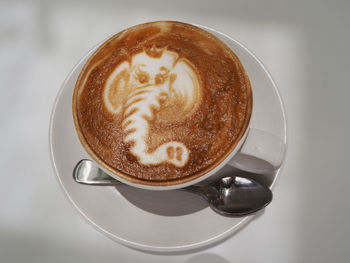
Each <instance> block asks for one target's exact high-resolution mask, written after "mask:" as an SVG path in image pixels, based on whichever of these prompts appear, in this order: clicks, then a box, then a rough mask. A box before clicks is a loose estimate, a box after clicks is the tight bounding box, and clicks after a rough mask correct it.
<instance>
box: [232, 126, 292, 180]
mask: <svg viewBox="0 0 350 263" xmlns="http://www.w3.org/2000/svg"><path fill="white" fill-rule="evenodd" d="M285 149H286V145H285V143H284V142H283V141H282V140H281V139H280V138H279V137H277V136H275V135H273V134H271V133H269V132H266V131H262V130H259V129H254V128H249V131H248V135H247V137H246V140H245V142H244V143H243V145H242V147H241V149H240V151H239V152H238V153H237V154H236V155H235V156H234V157H233V158H232V159H231V160H230V161H229V162H228V164H229V165H231V166H234V167H236V168H239V169H241V170H244V171H248V172H252V173H259V174H261V173H268V172H273V171H275V170H277V169H278V168H279V167H280V166H281V164H282V161H283V158H284V153H285Z"/></svg>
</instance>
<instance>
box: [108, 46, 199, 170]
mask: <svg viewBox="0 0 350 263" xmlns="http://www.w3.org/2000/svg"><path fill="white" fill-rule="evenodd" d="M155 51H156V52H155ZM154 53H155V54H156V55H153V56H152V54H154ZM200 100H201V87H200V84H199V79H198V77H197V75H196V73H195V72H194V70H193V66H191V65H190V62H189V61H187V60H186V59H184V58H180V57H179V55H178V54H177V53H175V52H172V51H169V50H167V49H166V48H165V49H161V50H156V48H154V47H153V48H152V49H151V50H150V52H149V53H148V54H147V52H146V51H142V52H140V53H137V54H135V55H134V56H133V57H132V58H131V62H128V61H123V62H122V63H121V64H119V65H118V66H117V67H116V69H115V70H114V71H113V72H112V74H111V75H110V77H109V78H108V80H107V81H106V84H105V87H104V104H105V106H106V108H107V109H108V110H109V111H110V112H111V113H113V114H121V115H122V118H123V122H122V127H123V131H124V133H125V137H124V142H125V143H133V145H132V147H131V148H130V152H131V153H132V154H133V155H134V156H135V157H137V159H138V161H139V162H140V163H141V164H143V165H157V164H160V163H163V162H168V163H170V164H173V165H175V166H177V167H183V166H184V165H185V164H186V163H187V161H188V157H189V149H188V148H187V147H186V146H185V145H184V144H183V143H182V142H178V141H169V142H166V143H164V144H162V145H160V146H159V147H158V148H157V149H156V150H154V151H153V152H150V151H149V148H150V147H149V145H148V142H147V138H148V136H149V126H150V125H151V121H152V120H153V119H154V118H156V117H157V116H158V113H159V112H162V111H163V112H164V113H167V114H166V116H165V118H164V115H163V118H164V120H162V121H165V122H169V121H171V119H170V120H169V118H168V116H169V115H173V116H176V118H177V119H183V118H188V117H190V116H191V114H193V113H194V112H195V111H196V109H197V108H198V106H199V104H200ZM159 116H160V117H161V118H162V116H161V115H159ZM153 148H154V147H153Z"/></svg>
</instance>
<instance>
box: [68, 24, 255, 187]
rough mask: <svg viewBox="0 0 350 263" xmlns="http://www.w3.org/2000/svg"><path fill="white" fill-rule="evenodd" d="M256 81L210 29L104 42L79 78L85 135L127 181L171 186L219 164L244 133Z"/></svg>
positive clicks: (174, 27) (166, 29)
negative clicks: (253, 85)
mask: <svg viewBox="0 0 350 263" xmlns="http://www.w3.org/2000/svg"><path fill="white" fill-rule="evenodd" d="M251 110H252V94H251V87H250V83H249V79H248V77H247V75H246V73H245V70H244V68H243V66H242V64H241V62H240V61H239V59H238V57H237V56H236V55H235V54H234V53H233V51H232V50H231V49H230V48H228V47H227V46H226V45H225V44H224V43H223V42H222V41H220V40H219V39H218V38H216V37H215V36H213V35H212V34H210V33H208V32H207V31H205V30H203V29H201V28H198V27H195V26H193V25H190V24H185V23H180V22H153V23H147V24H142V25H137V26H134V27H131V28H129V29H126V30H124V31H122V32H120V33H118V34H116V35H115V36H113V37H111V38H110V39H108V40H107V41H105V42H104V43H103V44H102V45H101V46H100V47H99V48H98V49H97V50H96V51H95V53H94V54H93V55H92V56H91V57H90V59H89V60H88V61H87V63H86V64H85V66H84V68H83V70H82V71H81V73H80V76H79V78H78V80H77V83H76V86H75V90H74V95H73V117H74V123H75V127H76V130H77V133H78V135H79V139H80V141H81V143H82V145H83V146H84V148H85V149H86V150H87V151H88V153H89V154H90V155H91V156H92V157H93V159H94V160H95V161H96V162H98V163H99V164H100V165H101V166H103V167H104V168H106V169H107V170H109V171H110V172H111V173H114V174H116V175H118V176H120V177H122V178H123V179H125V180H128V181H130V182H134V183H141V184H148V185H172V184H179V183H183V182H186V181H190V180H193V179H195V178H198V177H200V176H202V175H204V174H206V173H207V172H208V171H210V170H212V169H213V168H215V167H216V166H217V165H218V164H220V163H221V162H222V161H223V160H224V159H225V158H226V157H227V156H228V155H229V154H230V152H232V150H233V149H234V148H235V146H236V144H237V143H238V141H239V140H240V139H241V138H242V136H243V134H244V133H245V131H246V129H247V126H248V123H249V119H250V115H251Z"/></svg>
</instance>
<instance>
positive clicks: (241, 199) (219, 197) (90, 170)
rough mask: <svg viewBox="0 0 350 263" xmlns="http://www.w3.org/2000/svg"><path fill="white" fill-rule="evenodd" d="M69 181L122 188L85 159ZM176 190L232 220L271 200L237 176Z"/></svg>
mask: <svg viewBox="0 0 350 263" xmlns="http://www.w3.org/2000/svg"><path fill="white" fill-rule="evenodd" d="M73 178H74V180H75V181H76V182H78V183H80V184H89V185H113V186H115V185H121V184H123V183H121V182H119V181H117V180H115V179H114V178H112V177H110V176H109V175H108V174H106V173H105V172H103V171H102V170H101V169H100V168H99V167H98V166H97V165H96V164H95V163H94V162H92V161H90V160H85V159H84V160H81V161H80V162H79V163H78V164H77V165H76V166H75V168H74V171H73ZM179 190H184V191H188V192H191V193H195V194H199V195H200V196H201V197H203V198H204V199H205V200H206V201H208V203H209V204H210V207H211V208H212V209H213V210H214V211H215V212H217V213H219V214H221V215H225V216H232V217H238V216H245V215H249V214H251V213H254V212H256V211H258V210H260V209H262V208H264V207H265V206H267V205H268V204H269V203H270V202H271V200H272V192H271V190H270V189H269V188H268V187H266V186H264V185H261V184H259V183H258V182H256V181H254V180H252V179H248V178H242V177H238V176H228V177H223V178H220V179H219V180H217V181H216V182H214V183H213V184H210V185H208V186H196V185H192V186H188V187H185V188H181V189H179Z"/></svg>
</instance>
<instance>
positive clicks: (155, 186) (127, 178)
mask: <svg viewBox="0 0 350 263" xmlns="http://www.w3.org/2000/svg"><path fill="white" fill-rule="evenodd" d="M154 22H164V21H152V22H149V23H154ZM169 22H177V21H169ZM177 23H179V22H177ZM180 23H183V22H180ZM145 24H147V23H145ZM187 24H190V25H193V26H197V27H199V28H201V29H204V30H206V31H207V32H209V33H210V34H213V35H215V36H216V37H217V38H219V39H220V40H221V41H222V42H223V43H224V44H226V45H227V43H225V41H224V40H223V39H222V38H221V37H220V36H223V37H226V38H227V39H228V40H230V41H232V42H235V44H238V46H239V47H240V48H243V49H245V50H246V51H248V53H249V54H250V55H252V53H251V52H250V51H249V50H248V49H247V48H246V47H245V46H244V45H243V44H241V43H240V42H238V41H237V40H235V39H233V38H232V37H230V36H228V35H226V34H224V33H222V32H220V31H218V30H216V29H213V28H210V27H207V26H203V25H199V24H193V23H187ZM114 35H115V34H112V35H111V36H109V37H107V38H106V39H104V40H103V41H101V42H100V43H98V44H97V45H95V46H94V47H93V48H91V49H90V50H89V51H88V52H87V54H86V55H85V56H84V57H83V58H82V59H81V60H80V61H79V62H78V64H77V65H81V64H82V63H84V66H83V67H82V69H81V71H80V72H79V76H78V79H77V81H76V83H78V82H79V80H80V78H81V76H82V72H84V70H85V68H86V66H87V64H88V63H89V61H90V60H91V59H92V57H93V56H94V54H95V53H96V52H98V50H100V49H101V48H102V47H103V46H104V43H106V42H107V41H108V40H109V39H111V38H112V37H113V36H114ZM228 47H229V46H228ZM229 48H230V47H229ZM230 49H231V51H232V52H233V53H234V54H235V55H236V56H237V58H238V59H239V56H238V55H237V53H236V52H234V51H233V50H232V48H230ZM253 57H254V58H255V59H257V58H256V57H255V56H254V55H253ZM239 60H240V59H239ZM84 61H85V62H84ZM240 62H241V61H240ZM241 64H242V62H241ZM242 67H243V70H244V71H245V68H244V66H243V64H242ZM245 78H246V80H247V83H248V86H249V87H248V88H249V90H250V99H249V100H248V107H249V110H250V114H249V116H248V117H247V118H246V120H245V122H244V124H243V126H242V128H241V130H240V132H239V135H238V138H237V140H236V141H235V144H234V145H233V146H232V149H231V150H230V151H228V152H227V153H225V154H224V155H223V156H222V157H221V161H220V162H219V163H218V164H217V165H213V166H212V167H209V168H207V169H204V170H203V171H201V172H199V173H197V174H194V175H190V176H186V177H182V178H178V179H173V180H167V181H150V180H144V179H140V178H136V177H133V176H132V175H127V174H124V173H122V172H120V171H117V170H116V169H114V168H113V167H111V166H110V165H108V164H107V163H106V162H104V161H103V160H102V159H101V158H100V157H99V156H98V155H97V154H96V153H95V152H94V150H93V149H91V147H90V145H89V144H88V142H87V141H86V139H85V137H84V135H83V134H82V132H81V130H80V128H79V123H78V117H77V112H76V110H75V108H76V101H77V96H78V89H77V87H76V86H74V91H73V97H72V115H73V122H74V126H75V131H76V133H77V135H78V138H79V141H80V143H81V145H82V146H83V148H84V150H85V151H86V152H87V153H88V155H89V156H90V157H91V158H92V159H93V160H94V161H95V162H96V163H97V165H98V166H99V168H100V169H102V170H103V171H104V172H106V173H107V174H108V175H110V176H111V177H114V178H115V179H117V180H118V181H120V182H122V183H125V184H128V185H131V186H134V187H137V188H141V189H146V190H173V189H179V188H184V187H187V186H190V185H194V184H197V183H199V182H201V181H204V180H205V179H207V178H209V177H210V176H212V175H213V174H215V173H216V172H218V171H219V170H220V169H221V168H222V167H223V166H225V165H226V164H227V163H228V162H229V161H230V160H231V159H232V157H233V156H234V155H235V154H236V153H237V152H238V150H239V149H240V148H241V146H242V144H243V142H244V141H245V138H246V137H247V134H248V131H249V127H250V123H251V119H252V113H253V89H252V87H251V83H250V79H249V76H248V75H247V72H246V71H245Z"/></svg>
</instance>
